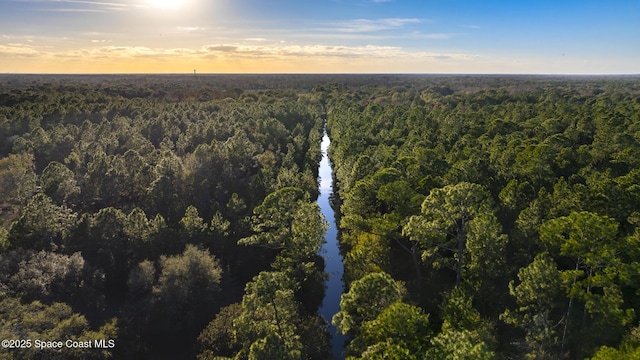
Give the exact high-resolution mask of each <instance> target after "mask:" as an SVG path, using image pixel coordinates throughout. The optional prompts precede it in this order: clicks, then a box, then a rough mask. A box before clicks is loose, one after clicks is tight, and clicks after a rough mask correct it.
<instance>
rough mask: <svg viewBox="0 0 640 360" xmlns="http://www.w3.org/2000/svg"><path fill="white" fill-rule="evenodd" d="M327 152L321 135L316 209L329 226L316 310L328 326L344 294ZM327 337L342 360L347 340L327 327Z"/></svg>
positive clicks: (327, 141)
mask: <svg viewBox="0 0 640 360" xmlns="http://www.w3.org/2000/svg"><path fill="white" fill-rule="evenodd" d="M328 148H329V137H328V136H327V135H325V136H324V137H323V138H322V161H321V162H320V196H319V197H318V205H319V206H320V209H322V213H323V214H324V217H325V218H326V219H327V221H328V222H329V230H328V231H327V233H326V235H325V240H326V243H325V244H324V245H323V246H322V249H321V250H320V255H322V257H323V258H324V261H325V268H324V271H325V272H326V273H328V274H329V279H328V280H327V282H326V286H327V290H326V292H325V296H324V301H323V302H322V306H321V307H320V314H321V315H322V316H324V318H325V319H326V320H327V322H329V324H331V318H332V317H333V315H334V314H335V313H337V312H338V311H339V310H340V295H342V292H343V290H344V283H343V282H342V273H343V272H344V267H343V265H342V255H340V249H339V247H338V229H337V227H336V224H335V217H334V214H333V209H332V208H331V204H330V202H329V197H330V196H331V192H332V182H333V181H332V178H331V165H330V164H329V158H328V157H327V149H328ZM329 332H330V333H331V337H332V338H331V346H332V348H333V356H334V357H335V358H336V359H338V360H342V359H344V355H342V351H343V350H344V343H345V341H346V340H347V337H346V336H344V335H340V334H336V328H335V326H333V325H330V326H329Z"/></svg>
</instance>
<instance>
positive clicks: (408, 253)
mask: <svg viewBox="0 0 640 360" xmlns="http://www.w3.org/2000/svg"><path fill="white" fill-rule="evenodd" d="M328 130H329V132H330V136H331V139H332V143H331V145H332V147H331V153H330V155H331V159H332V161H333V164H334V172H335V176H336V178H337V186H338V187H339V190H338V193H337V195H338V196H337V197H336V205H339V206H340V210H341V215H342V217H341V219H340V227H341V229H342V246H343V250H344V252H345V261H344V262H345V280H346V281H347V282H348V283H349V289H348V291H347V292H346V293H345V294H344V295H343V297H342V301H341V312H340V313H338V314H337V315H336V316H335V317H334V318H333V321H334V323H335V324H336V325H337V326H338V327H339V328H340V329H341V331H342V332H343V333H347V334H349V335H350V336H351V339H352V341H351V342H350V343H349V345H348V346H347V349H346V350H347V354H348V355H349V356H351V357H353V358H365V359H382V358H385V359H388V358H394V359H396V358H397V359H412V358H413V359H421V358H425V357H426V358H434V359H445V358H446V359H492V358H509V359H513V358H531V359H563V358H567V359H584V358H590V357H593V358H595V359H621V358H636V357H638V356H640V329H639V328H638V327H637V326H638V319H639V318H638V315H639V314H640V313H639V310H640V309H639V308H638V307H639V306H640V302H639V300H640V298H639V295H640V293H639V291H638V290H639V289H640V283H639V280H640V277H639V276H638V275H639V270H640V268H639V265H640V264H639V263H638V260H639V259H640V247H639V246H640V227H638V226H640V221H639V220H640V208H639V204H640V186H639V185H640V82H639V81H638V79H634V78H627V79H624V78H619V79H597V78H584V79H569V78H537V79H536V78H504V77H489V78H485V79H480V78H477V77H468V78H466V79H460V78H453V79H432V81H431V83H429V82H428V81H425V84H424V86H422V87H416V86H405V87H402V86H395V87H383V86H367V87H361V88H359V89H357V90H355V91H354V90H353V89H343V90H341V89H335V90H334V93H333V94H332V96H331V98H330V106H329V114H328Z"/></svg>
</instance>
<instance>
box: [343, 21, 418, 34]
mask: <svg viewBox="0 0 640 360" xmlns="http://www.w3.org/2000/svg"><path fill="white" fill-rule="evenodd" d="M423 21H424V20H423V19H416V18H386V19H375V20H373V19H354V20H348V21H343V22H338V23H333V24H331V29H332V30H334V31H341V32H374V31H382V30H391V29H401V28H403V27H405V26H407V25H410V24H419V23H422V22H423Z"/></svg>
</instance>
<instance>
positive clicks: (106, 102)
mask: <svg viewBox="0 0 640 360" xmlns="http://www.w3.org/2000/svg"><path fill="white" fill-rule="evenodd" d="M325 123H326V131H327V133H328V134H329V136H330V138H331V147H330V151H329V156H330V158H331V161H332V165H333V170H334V185H333V188H334V196H333V203H334V208H335V209H336V214H338V215H337V220H338V223H339V227H340V241H341V248H342V252H343V255H344V265H345V276H344V280H345V282H346V288H345V292H344V294H343V295H342V300H341V302H340V308H341V310H340V312H338V313H337V314H336V315H335V316H334V317H333V319H326V320H325V319H323V318H322V317H321V316H320V315H319V314H318V308H319V306H320V305H321V303H322V300H323V297H324V281H325V279H326V274H325V273H324V262H323V259H322V257H321V256H320V255H318V253H319V249H320V246H321V244H322V242H323V241H324V232H325V230H326V228H327V223H326V220H325V219H324V217H323V216H322V214H321V212H320V209H319V207H318V205H317V204H316V202H315V201H316V198H317V196H318V165H319V161H320V159H321V151H320V142H321V139H322V136H323V132H324V127H325ZM639 259H640V79H639V78H637V77H617V78H613V77H534V76H411V75H198V76H195V75H193V76H191V75H189V76H186V75H165V76H162V75H118V76H116V75H94V76H90V75H87V76H80V75H78V76H53V75H51V76H47V75H2V76H0V340H5V339H6V340H9V342H7V343H6V344H5V343H4V342H3V348H2V349H0V357H1V358H8V359H94V358H95V359H105V358H117V359H138V358H154V359H163V358H166V359H174V358H197V359H200V360H205V359H214V358H218V359H224V358H234V359H330V358H331V357H332V355H331V349H330V345H329V341H330V339H329V333H328V332H327V321H332V322H333V323H334V324H335V325H336V326H337V327H338V329H339V330H340V332H342V333H344V334H347V335H348V336H349V339H350V340H349V341H348V343H347V344H346V347H345V355H346V356H347V357H348V358H350V359H361V358H362V359H525V358H526V359H529V358H530V359H587V358H592V359H601V360H602V359H621V358H635V357H639V356H640V327H639V320H640V276H639V275H640V263H639V262H638V261H639ZM27 340H28V341H29V342H28V343H27ZM36 340H37V341H38V342H36ZM58 341H61V342H62V344H59V343H58ZM67 341H68V343H67ZM98 345H100V346H98ZM38 347H42V348H43V349H39V348H38Z"/></svg>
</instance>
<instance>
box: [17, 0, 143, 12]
mask: <svg viewBox="0 0 640 360" xmlns="http://www.w3.org/2000/svg"><path fill="white" fill-rule="evenodd" d="M12 1H13V2H29V3H39V4H42V7H40V8H39V9H38V10H40V11H50V12H106V11H122V10H127V9H133V8H144V7H146V6H145V5H143V4H136V3H134V2H122V1H108V0H103V1H91V0H12Z"/></svg>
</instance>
